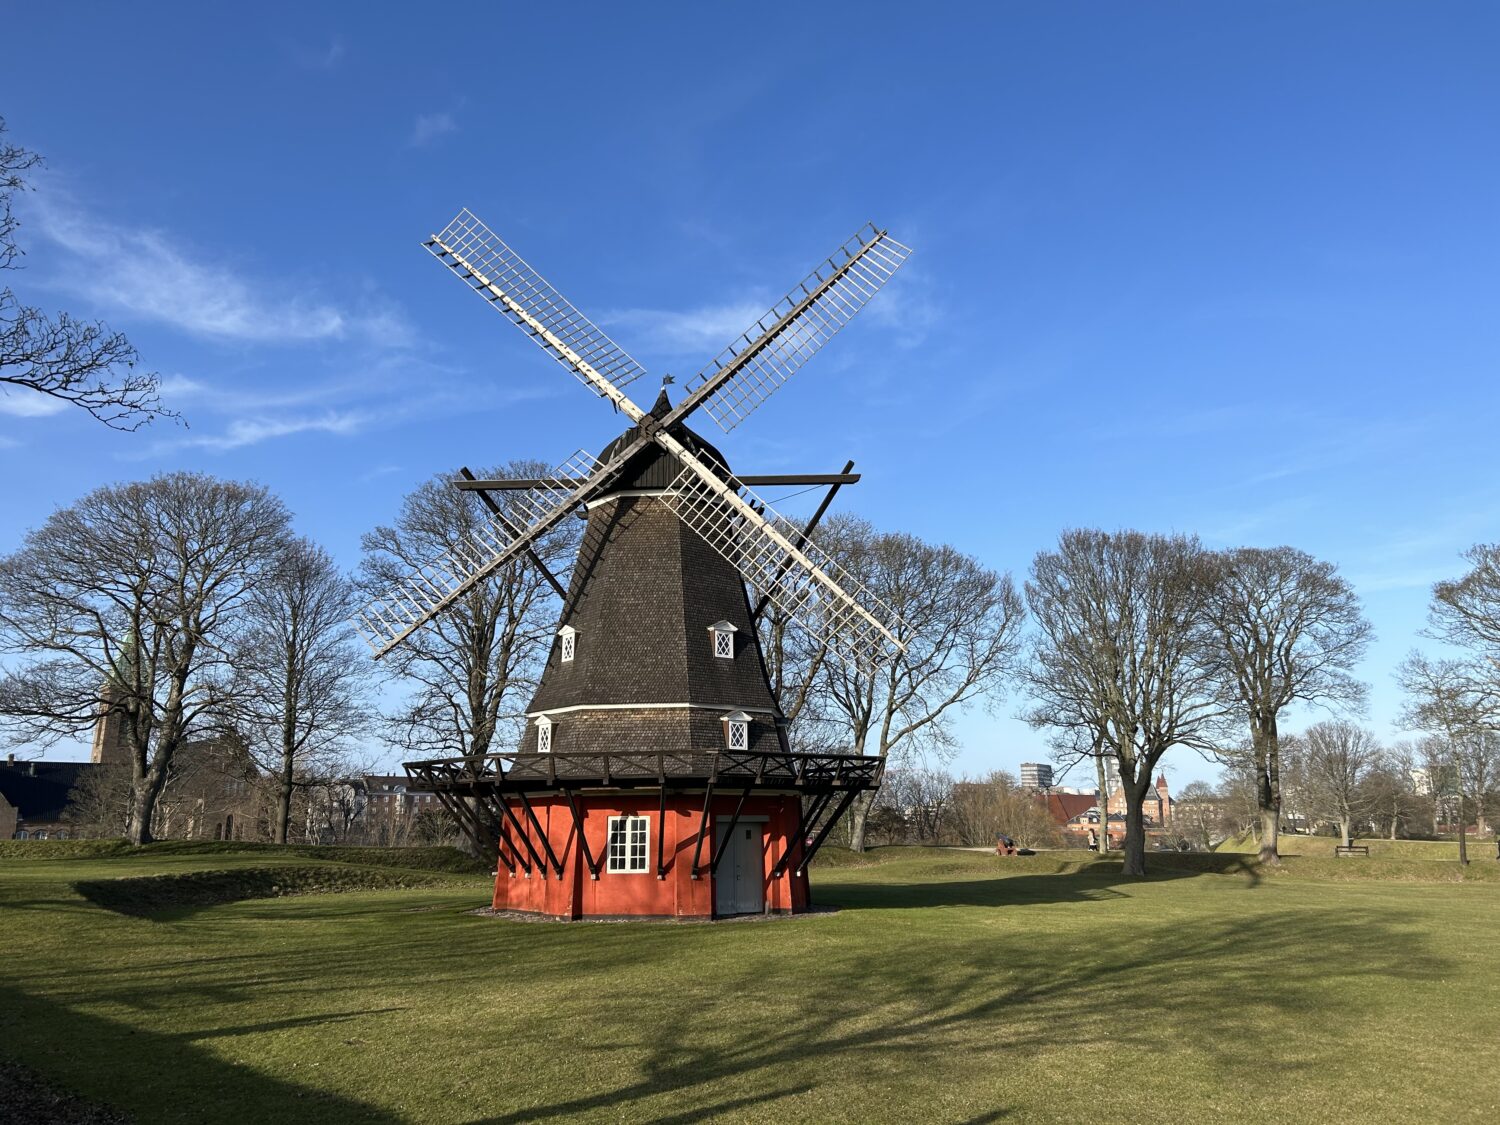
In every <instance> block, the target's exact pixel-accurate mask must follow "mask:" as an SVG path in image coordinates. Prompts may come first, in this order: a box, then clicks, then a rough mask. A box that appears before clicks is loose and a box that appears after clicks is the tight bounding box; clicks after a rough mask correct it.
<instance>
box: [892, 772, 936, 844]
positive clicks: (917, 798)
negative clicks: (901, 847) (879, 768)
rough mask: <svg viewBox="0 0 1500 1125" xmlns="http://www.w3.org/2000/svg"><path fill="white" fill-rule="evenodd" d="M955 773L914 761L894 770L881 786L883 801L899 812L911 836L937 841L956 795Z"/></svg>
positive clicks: (918, 840)
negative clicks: (950, 804)
mask: <svg viewBox="0 0 1500 1125" xmlns="http://www.w3.org/2000/svg"><path fill="white" fill-rule="evenodd" d="M953 786H954V781H953V775H952V774H950V773H949V772H948V771H947V770H942V769H934V768H932V767H931V766H929V765H927V764H925V763H922V764H913V765H911V766H908V767H906V768H904V769H899V770H891V771H890V773H889V774H887V775H886V778H885V780H884V782H883V783H882V784H881V787H880V796H881V799H882V800H883V801H884V803H885V804H886V805H887V806H888V807H890V808H892V809H894V810H895V811H896V812H897V813H899V814H900V823H901V824H902V825H903V826H904V828H905V829H906V833H907V836H908V839H910V838H912V837H915V839H916V842H917V843H929V842H931V843H936V842H937V841H938V838H939V837H940V836H941V834H942V832H943V828H944V825H945V821H946V815H947V812H948V808H949V803H950V802H951V801H952V799H953Z"/></svg>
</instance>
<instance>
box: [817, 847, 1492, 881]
mask: <svg viewBox="0 0 1500 1125" xmlns="http://www.w3.org/2000/svg"><path fill="white" fill-rule="evenodd" d="M1306 838H1307V837H1299V839H1306ZM1402 842H1408V843H1412V842H1419V841H1402ZM1469 854H1470V857H1471V862H1470V864H1469V866H1468V867H1459V865H1458V863H1457V862H1456V861H1455V862H1448V863H1433V862H1430V861H1428V860H1423V859H1406V858H1404V857H1402V856H1401V855H1399V854H1397V855H1395V856H1391V857H1382V856H1380V855H1379V853H1378V852H1377V851H1376V850H1375V849H1374V848H1372V849H1371V854H1370V856H1369V857H1368V858H1365V857H1362V856H1356V857H1353V858H1349V859H1335V858H1333V857H1332V854H1331V850H1330V854H1329V855H1327V856H1323V855H1284V856H1283V857H1282V861H1281V863H1279V864H1272V865H1266V864H1262V863H1260V862H1259V861H1258V860H1256V859H1255V858H1254V856H1253V854H1246V853H1242V852H1232V851H1228V852H1226V851H1218V852H1148V853H1147V854H1146V872H1147V878H1148V879H1152V878H1172V879H1176V878H1182V877H1183V876H1187V875H1237V876H1243V877H1248V878H1250V879H1260V878H1275V879H1283V880H1286V879H1300V880H1310V881H1318V882H1334V883H1361V882H1377V883H1378V882H1394V883H1500V863H1496V862H1495V861H1494V860H1493V859H1488V860H1485V859H1480V858H1474V857H1475V856H1476V855H1477V854H1478V853H1476V852H1474V851H1472V850H1471V851H1470V853H1469ZM1454 856H1455V860H1456V856H1457V853H1456V852H1455V853H1454ZM825 857H826V859H825ZM825 864H826V867H827V868H828V869H829V870H839V869H851V870H860V869H863V868H872V867H873V868H880V867H894V866H897V865H911V866H914V867H915V866H918V865H919V866H920V869H921V871H922V872H923V873H924V874H925V875H926V876H927V877H929V878H938V877H940V878H956V877H959V876H964V875H984V876H988V877H992V878H993V877H995V876H997V875H1098V876H1102V877H1108V878H1118V877H1120V876H1121V873H1122V868H1123V867H1124V861H1123V860H1122V859H1121V857H1120V853H1119V852H1110V853H1109V854H1107V855H1104V856H1099V855H1095V854H1094V853H1093V852H1083V851H1051V852H1039V853H1038V854H1036V855H1029V856H1027V855H1022V856H996V855H992V854H990V853H989V852H971V851H964V850H960V849H953V848H920V847H884V848H871V849H869V850H868V851H866V852H865V853H864V854H862V855H854V854H853V853H851V852H848V851H846V850H845V849H842V848H839V849H828V850H825V851H823V852H819V853H818V858H817V861H816V862H815V863H814V865H813V866H814V871H817V870H819V869H820V868H821V867H822V866H823V865H825Z"/></svg>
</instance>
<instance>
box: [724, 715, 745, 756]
mask: <svg viewBox="0 0 1500 1125" xmlns="http://www.w3.org/2000/svg"><path fill="white" fill-rule="evenodd" d="M724 745H725V746H726V747H727V748H729V749H730V750H748V749H750V716H749V715H747V714H745V713H744V712H743V711H736V712H734V713H733V714H731V715H725V716H724Z"/></svg>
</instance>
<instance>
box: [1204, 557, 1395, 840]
mask: <svg viewBox="0 0 1500 1125" xmlns="http://www.w3.org/2000/svg"><path fill="white" fill-rule="evenodd" d="M1208 589H1209V595H1210V596H1209V598H1208V602H1207V605H1208V613H1209V618H1210V620H1211V621H1212V622H1213V626H1214V629H1215V632H1216V633H1217V635H1218V639H1219V643H1220V645H1221V648H1222V655H1223V660H1222V663H1221V667H1222V668H1223V670H1224V680H1225V683H1224V687H1225V689H1226V691H1227V692H1228V694H1229V696H1230V697H1231V698H1232V699H1234V700H1235V702H1236V703H1237V705H1238V709H1239V711H1240V712H1241V713H1242V716H1243V717H1244V718H1245V719H1246V720H1247V721H1248V723H1249V727H1250V745H1249V749H1250V754H1251V757H1250V765H1251V767H1252V768H1253V769H1254V771H1255V775H1256V791H1257V796H1258V801H1259V806H1260V832H1259V837H1260V858H1261V860H1262V861H1263V862H1268V863H1274V862H1276V859H1277V852H1276V838H1277V834H1278V832H1279V830H1280V824H1281V742H1280V727H1279V724H1280V721H1281V716H1282V714H1283V713H1284V712H1285V711H1286V709H1287V708H1288V707H1290V706H1291V705H1292V704H1293V703H1296V702H1302V703H1313V704H1324V705H1333V706H1345V707H1353V708H1357V707H1360V706H1362V705H1363V703H1364V698H1365V685H1364V684H1362V683H1360V682H1359V681H1358V680H1356V679H1354V677H1353V676H1352V675H1351V674H1350V672H1351V669H1353V668H1354V666H1355V665H1356V664H1357V663H1358V662H1359V660H1360V659H1361V658H1362V657H1363V656H1364V653H1365V650H1366V648H1368V646H1369V640H1370V625H1369V623H1368V622H1367V621H1366V620H1365V619H1364V615H1363V613H1362V612H1361V610H1360V605H1359V599H1358V598H1357V597H1356V596H1355V593H1354V589H1353V587H1351V586H1350V585H1349V583H1348V582H1347V581H1345V580H1344V579H1343V578H1341V577H1340V576H1339V575H1338V573H1337V571H1336V569H1335V567H1334V566H1333V564H1332V563H1327V562H1322V561H1320V560H1318V559H1315V558H1313V557H1312V556H1311V555H1309V554H1307V553H1305V552H1303V551H1299V550H1297V549H1296V548H1294V547H1274V548H1269V549H1265V548H1257V547H1241V548H1237V549H1235V550H1230V551H1223V552H1220V553H1218V554H1216V555H1214V556H1212V577H1211V580H1210V582H1209V587H1208Z"/></svg>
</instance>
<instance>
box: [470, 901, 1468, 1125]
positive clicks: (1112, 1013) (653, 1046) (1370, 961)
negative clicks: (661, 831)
mask: <svg viewBox="0 0 1500 1125" xmlns="http://www.w3.org/2000/svg"><path fill="white" fill-rule="evenodd" d="M1002 882H1009V880H1003V881H1002ZM842 889H843V890H847V889H848V888H842ZM861 889H868V890H872V891H873V890H874V888H861ZM928 890H929V891H930V892H932V894H933V895H934V899H933V901H937V902H941V901H943V895H944V894H945V893H950V894H951V891H949V889H948V888H946V887H945V886H944V885H942V884H936V885H933V886H931V887H929V888H928ZM906 893H908V892H907V889H905V888H891V894H892V895H893V896H894V897H896V898H898V899H900V898H901V897H902V896H904V895H905V894H906ZM954 898H956V900H957V901H959V902H960V903H962V904H964V905H971V904H975V903H973V902H972V900H974V899H981V900H982V896H981V895H979V894H978V892H977V891H976V890H975V888H972V887H970V888H963V889H961V891H960V892H959V893H958V894H957V895H955V896H954ZM1050 900H1051V901H1056V898H1055V895H1054V896H1053V897H1052V898H1051V899H1050ZM1012 901H1014V900H1012ZM977 904H978V905H985V904H987V900H982V901H980V902H979V903H977ZM912 905H914V904H912ZM1413 931H1414V928H1410V927H1403V926H1402V925H1401V924H1399V922H1398V921H1393V920H1392V919H1391V918H1390V917H1389V916H1387V915H1384V914H1374V913H1371V912H1356V911H1347V910H1346V911H1342V912H1340V913H1338V914H1333V913H1327V914H1322V913H1319V914H1310V913H1307V912H1279V913H1276V914H1274V915H1265V914H1262V915H1259V916H1256V917H1224V916H1223V915H1222V914H1219V915H1215V916H1212V917H1211V918H1208V919H1206V920H1204V921H1202V922H1201V923H1197V924H1188V925H1183V924H1181V923H1180V921H1179V922H1177V923H1174V924H1157V925H1154V926H1149V927H1143V928H1142V929H1141V930H1139V931H1136V932H1128V933H1120V932H1116V933H1112V934H1110V935H1108V938H1107V941H1104V942H1102V943H1101V944H1094V943H1089V944H1087V945H1085V946H1084V947H1083V948H1079V947H1077V946H1076V945H1073V944H1067V943H1063V942H1058V943H1055V944H1054V943H1053V942H1050V941H1048V940H1047V935H1046V934H1045V933H1042V934H1039V935H1033V938H1032V939H1031V940H1029V941H1028V942H1024V943H1023V942H1016V941H1007V940H1004V935H1003V934H997V935H996V939H995V940H994V941H992V942H988V943H975V944H974V945H973V946H972V947H963V952H962V954H961V957H960V959H957V960H955V959H954V958H953V957H951V956H950V957H935V956H932V955H931V953H930V951H928V950H926V949H924V948H923V946H922V944H921V941H920V939H915V940H916V944H912V943H911V942H900V941H896V942H891V943H888V944H886V945H882V946H871V945H868V944H862V945H859V946H858V947H847V946H826V945H825V946H820V947H819V950H818V955H817V960H816V962H815V963H811V964H808V965H807V966H806V970H807V971H806V972H805V973H803V974H802V975H801V976H800V977H799V984H800V985H801V991H800V994H798V995H788V996H785V998H784V1013H783V1015H782V1017H781V1018H780V1020H779V1022H778V1023H777V1026H776V1032H775V1034H773V1035H767V1034H766V1030H765V1027H764V1026H763V1025H760V1024H758V1023H756V1022H755V1021H749V1022H748V1024H746V1025H740V1024H738V1023H737V1022H736V1021H735V1020H734V1019H733V1018H732V1014H733V1007H734V1003H735V1002H736V1001H748V1002H753V1001H750V999H749V998H754V997H757V996H758V995H764V993H765V991H766V981H765V967H764V966H763V965H758V964H756V963H754V962H751V963H749V964H742V965H740V966H738V967H736V968H733V969H730V968H720V969H718V970H716V972H715V974H714V978H713V979H712V980H711V981H693V980H691V979H689V980H685V981H683V982H680V984H681V986H682V988H683V991H684V992H685V993H687V994H688V997H689V999H686V1000H685V1001H684V1002H683V1003H682V1004H681V1006H680V1008H679V1010H678V1011H677V1013H676V1016H677V1018H674V1019H670V1020H658V1021H655V1022H654V1023H653V1024H652V1026H651V1027H650V1029H649V1033H648V1036H647V1037H644V1038H637V1039H635V1040H629V1039H621V1040H619V1041H617V1042H613V1043H611V1042H599V1043H597V1044H594V1045H593V1049H596V1050H600V1051H610V1050H634V1051H638V1050H640V1049H641V1048H642V1047H643V1046H644V1047H645V1056H646V1057H645V1061H644V1062H643V1063H641V1064H639V1065H638V1066H637V1067H635V1068H633V1073H634V1074H635V1075H638V1077H636V1078H635V1080H633V1081H630V1082H627V1083H624V1084H616V1085H611V1086H609V1087H608V1088H596V1089H594V1090H592V1091H590V1092H587V1093H573V1094H564V1095H563V1096H561V1097H555V1098H552V1099H548V1100H545V1101H543V1102H541V1103H540V1104H533V1105H529V1106H526V1107H524V1108H518V1109H517V1110H515V1111H514V1112H511V1113H507V1114H501V1115H498V1116H494V1117H490V1118H486V1119H484V1120H485V1121H486V1122H487V1123H488V1125H502V1123H509V1122H520V1121H535V1120H548V1119H557V1118H565V1117H570V1116H573V1115H578V1114H589V1113H594V1112H608V1113H610V1114H612V1115H618V1116H629V1115H631V1114H632V1113H639V1114H644V1115H647V1116H649V1114H650V1113H651V1112H652V1111H655V1110H658V1108H659V1106H660V1105H661V1104H662V1099H673V1100H680V1102H681V1104H682V1105H683V1110H682V1114H683V1119H684V1120H686V1119H689V1118H690V1117H691V1115H692V1114H693V1113H697V1114H700V1115H712V1114H713V1113H715V1112H722V1111H723V1110H724V1109H725V1108H727V1107H729V1106H730V1104H731V1103H730V1102H728V1101H725V1102H722V1103H717V1104H716V1103H715V1102H713V1101H712V1100H706V1098H707V1099H712V1098H713V1097H714V1091H715V1089H716V1088H718V1087H725V1088H727V1089H729V1090H733V1091H734V1094H735V1100H734V1102H733V1105H735V1106H744V1105H750V1104H756V1101H757V1099H760V1100H764V1101H766V1102H770V1101H772V1100H774V1099H775V1098H776V1097H778V1096H784V1095H787V1094H788V1093H789V1091H791V1090H793V1089H794V1088H795V1086H796V1084H797V1083H798V1082H799V1081H801V1080H803V1079H806V1078H807V1077H808V1076H809V1075H810V1074H811V1075H824V1074H835V1075H840V1076H844V1075H858V1074H860V1073H862V1072H864V1071H865V1070H866V1069H869V1070H872V1071H875V1072H878V1073H881V1074H883V1075H884V1077H885V1081H886V1082H888V1083H889V1082H890V1081H891V1080H892V1079H891V1077H890V1065H891V1062H892V1060H893V1059H898V1060H899V1066H900V1069H901V1071H902V1072H904V1073H905V1074H906V1075H907V1076H909V1077H908V1081H909V1082H910V1083H911V1084H912V1085H913V1086H914V1087H925V1094H926V1095H927V1096H930V1095H931V1094H932V1093H933V1092H934V1091H935V1090H937V1089H940V1088H942V1087H943V1086H944V1085H945V1084H946V1085H947V1086H949V1087H951V1086H952V1085H953V1084H967V1083H970V1082H971V1081H972V1082H980V1081H982V1080H984V1079H985V1078H986V1077H987V1076H989V1075H993V1074H996V1073H1003V1065H1004V1062H1005V1061H1006V1060H1007V1059H1011V1060H1014V1059H1016V1058H1019V1057H1021V1056H1027V1055H1032V1054H1036V1053H1040V1052H1044V1051H1052V1050H1056V1049H1058V1048H1064V1047H1065V1048H1069V1049H1079V1048H1081V1049H1084V1050H1087V1049H1089V1048H1090V1047H1099V1048H1103V1047H1107V1048H1108V1049H1109V1050H1110V1051H1111V1052H1112V1055H1113V1057H1116V1058H1119V1059H1121V1060H1127V1059H1145V1058H1149V1057H1151V1055H1152V1054H1153V1053H1154V1052H1155V1051H1157V1049H1158V1048H1159V1046H1160V1044H1161V1041H1162V1038H1163V1036H1164V1035H1169V1036H1170V1037H1171V1041H1172V1043H1173V1044H1174V1046H1180V1045H1187V1046H1189V1047H1190V1049H1191V1050H1192V1051H1193V1052H1194V1053H1195V1054H1197V1055H1198V1056H1200V1057H1202V1058H1204V1059H1206V1060H1207V1062H1208V1063H1209V1065H1210V1066H1211V1067H1217V1068H1221V1069H1222V1071H1223V1072H1224V1073H1226V1074H1227V1073H1230V1072H1232V1071H1234V1070H1235V1069H1236V1068H1238V1067H1240V1066H1242V1065H1243V1061H1244V1058H1245V1056H1246V1054H1247V1053H1248V1054H1251V1055H1255V1056H1258V1057H1259V1058H1261V1060H1262V1061H1263V1062H1264V1063H1265V1064H1266V1065H1267V1067H1268V1072H1274V1073H1278V1074H1279V1075H1280V1076H1281V1077H1282V1078H1284V1079H1287V1080H1292V1081H1295V1080H1296V1078H1297V1075H1298V1074H1299V1073H1305V1072H1313V1071H1316V1069H1317V1067H1318V1066H1319V1065H1320V1064H1319V1061H1318V1060H1317V1059H1315V1058H1308V1057H1306V1056H1305V1055H1302V1054H1299V1053H1298V1051H1297V1050H1296V1048H1295V1046H1289V1045H1288V1044H1289V1043H1291V1042H1293V1041H1294V1038H1295V1037H1291V1036H1288V1035H1287V1034H1286V1033H1287V1032H1288V1031H1290V1030H1291V1029H1293V1028H1295V1027H1298V1026H1305V1025H1306V1024H1307V1023H1309V1022H1310V1021H1311V1022H1316V1023H1317V1024H1318V1025H1319V1026H1320V1027H1322V1028H1324V1029H1326V1034H1327V1035H1328V1037H1329V1039H1330V1040H1331V1041H1336V1040H1337V1039H1338V1038H1339V1036H1340V1035H1341V1028H1342V1027H1343V1026H1345V1025H1348V1024H1352V1023H1353V1022H1354V1021H1357V1020H1358V1019H1359V1018H1361V1016H1362V1015H1363V1014H1364V1013H1363V1010H1362V1004H1364V1005H1372V1004H1374V1003H1375V1002H1376V1001H1375V998H1374V997H1372V996H1368V994H1367V993H1364V992H1361V991H1360V990H1361V989H1362V988H1366V987H1369V986H1370V984H1371V982H1381V983H1382V984H1389V983H1391V982H1395V981H1427V980H1435V979H1440V978H1441V977H1442V976H1443V975H1444V973H1445V972H1446V970H1447V963H1446V961H1445V960H1444V959H1442V958H1439V957H1436V956H1434V955H1432V954H1431V953H1429V952H1428V951H1427V950H1426V949H1425V948H1424V944H1423V939H1422V937H1421V936H1420V934H1418V933H1415V932H1413ZM976 933H978V934H983V933H984V931H982V930H978V931H976ZM1074 940H1075V939H1074V938H1069V939H1068V941H1069V942H1072V941H1074ZM1356 949H1357V950H1358V951H1359V956H1358V957H1351V956H1350V951H1351V950H1356ZM1353 978H1358V981H1359V983H1358V985H1357V986H1356V985H1351V987H1348V988H1343V989H1341V991H1340V992H1339V997H1338V1004H1337V1006H1330V1003H1329V992H1328V989H1329V986H1330V985H1331V984H1338V983H1339V982H1340V981H1352V980H1353ZM780 984H781V985H783V986H784V984H785V980H784V978H783V979H782V980H781V981H780ZM695 989H696V990H699V991H701V992H702V993H703V994H704V995H705V996H712V995H716V996H717V997H718V998H719V1002H718V1003H708V1004H700V1005H697V1006H695V1005H694V1004H693V1003H692V1002H691V1000H690V997H691V995H692V994H693V992H694V991H695ZM1377 991H1378V989H1377ZM600 1011H601V1015H602V1014H604V1013H606V1012H607V1011H608V1006H607V1005H604V1004H601V1005H600ZM600 1026H601V1028H603V1027H618V1026H619V1025H618V1024H617V1023H616V1022H615V1021H612V1020H607V1019H601V1020H600ZM741 1026H743V1030H739V1028H740V1027H741ZM537 1031H538V1033H540V1034H545V1028H542V1027H539V1028H537ZM955 1068H956V1069H955ZM959 1071H961V1073H958V1072H959ZM945 1074H946V1075H948V1079H947V1081H946V1083H945V1080H944V1079H943V1078H942V1077H940V1076H942V1075H945ZM814 1081H816V1078H815V1079H814ZM976 1089H977V1090H979V1091H981V1092H978V1093H976V1094H975V1097H976V1098H977V1099H978V1100H980V1101H981V1102H982V1099H983V1096H984V1095H983V1093H982V1089H983V1087H982V1086H978V1087H976ZM910 1096H912V1097H917V1098H920V1097H922V1096H924V1091H923V1090H922V1089H913V1090H912V1092H911V1095H910ZM786 1108H788V1109H793V1108H795V1107H786ZM889 1108H890V1109H891V1110H892V1111H893V1112H900V1111H901V1110H902V1109H903V1107H901V1106H897V1105H894V1104H893V1105H891V1106H890V1107H889ZM904 1108H907V1109H909V1108H910V1107H904ZM929 1108H930V1109H931V1112H930V1113H928V1112H926V1111H924V1114H923V1115H925V1116H927V1117H928V1119H933V1120H936V1119H939V1118H941V1117H942V1116H943V1113H942V1111H940V1110H938V1109H936V1107H929ZM1019 1111H1020V1110H1019V1108H1018V1107H1013V1106H1004V1105H991V1106H989V1107H987V1108H986V1109H985V1110H984V1111H983V1112H980V1113H979V1114H978V1115H977V1116H976V1115H974V1110H973V1109H972V1108H970V1109H969V1110H967V1111H966V1112H965V1113H964V1114H958V1115H956V1116H960V1117H964V1118H965V1119H967V1120H973V1121H994V1120H999V1119H1001V1118H1003V1117H1006V1116H1008V1115H1010V1114H1012V1113H1015V1112H1019ZM851 1112H853V1107H851ZM907 1115H908V1116H910V1113H908V1114H907ZM951 1116H955V1115H950V1117H951Z"/></svg>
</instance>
